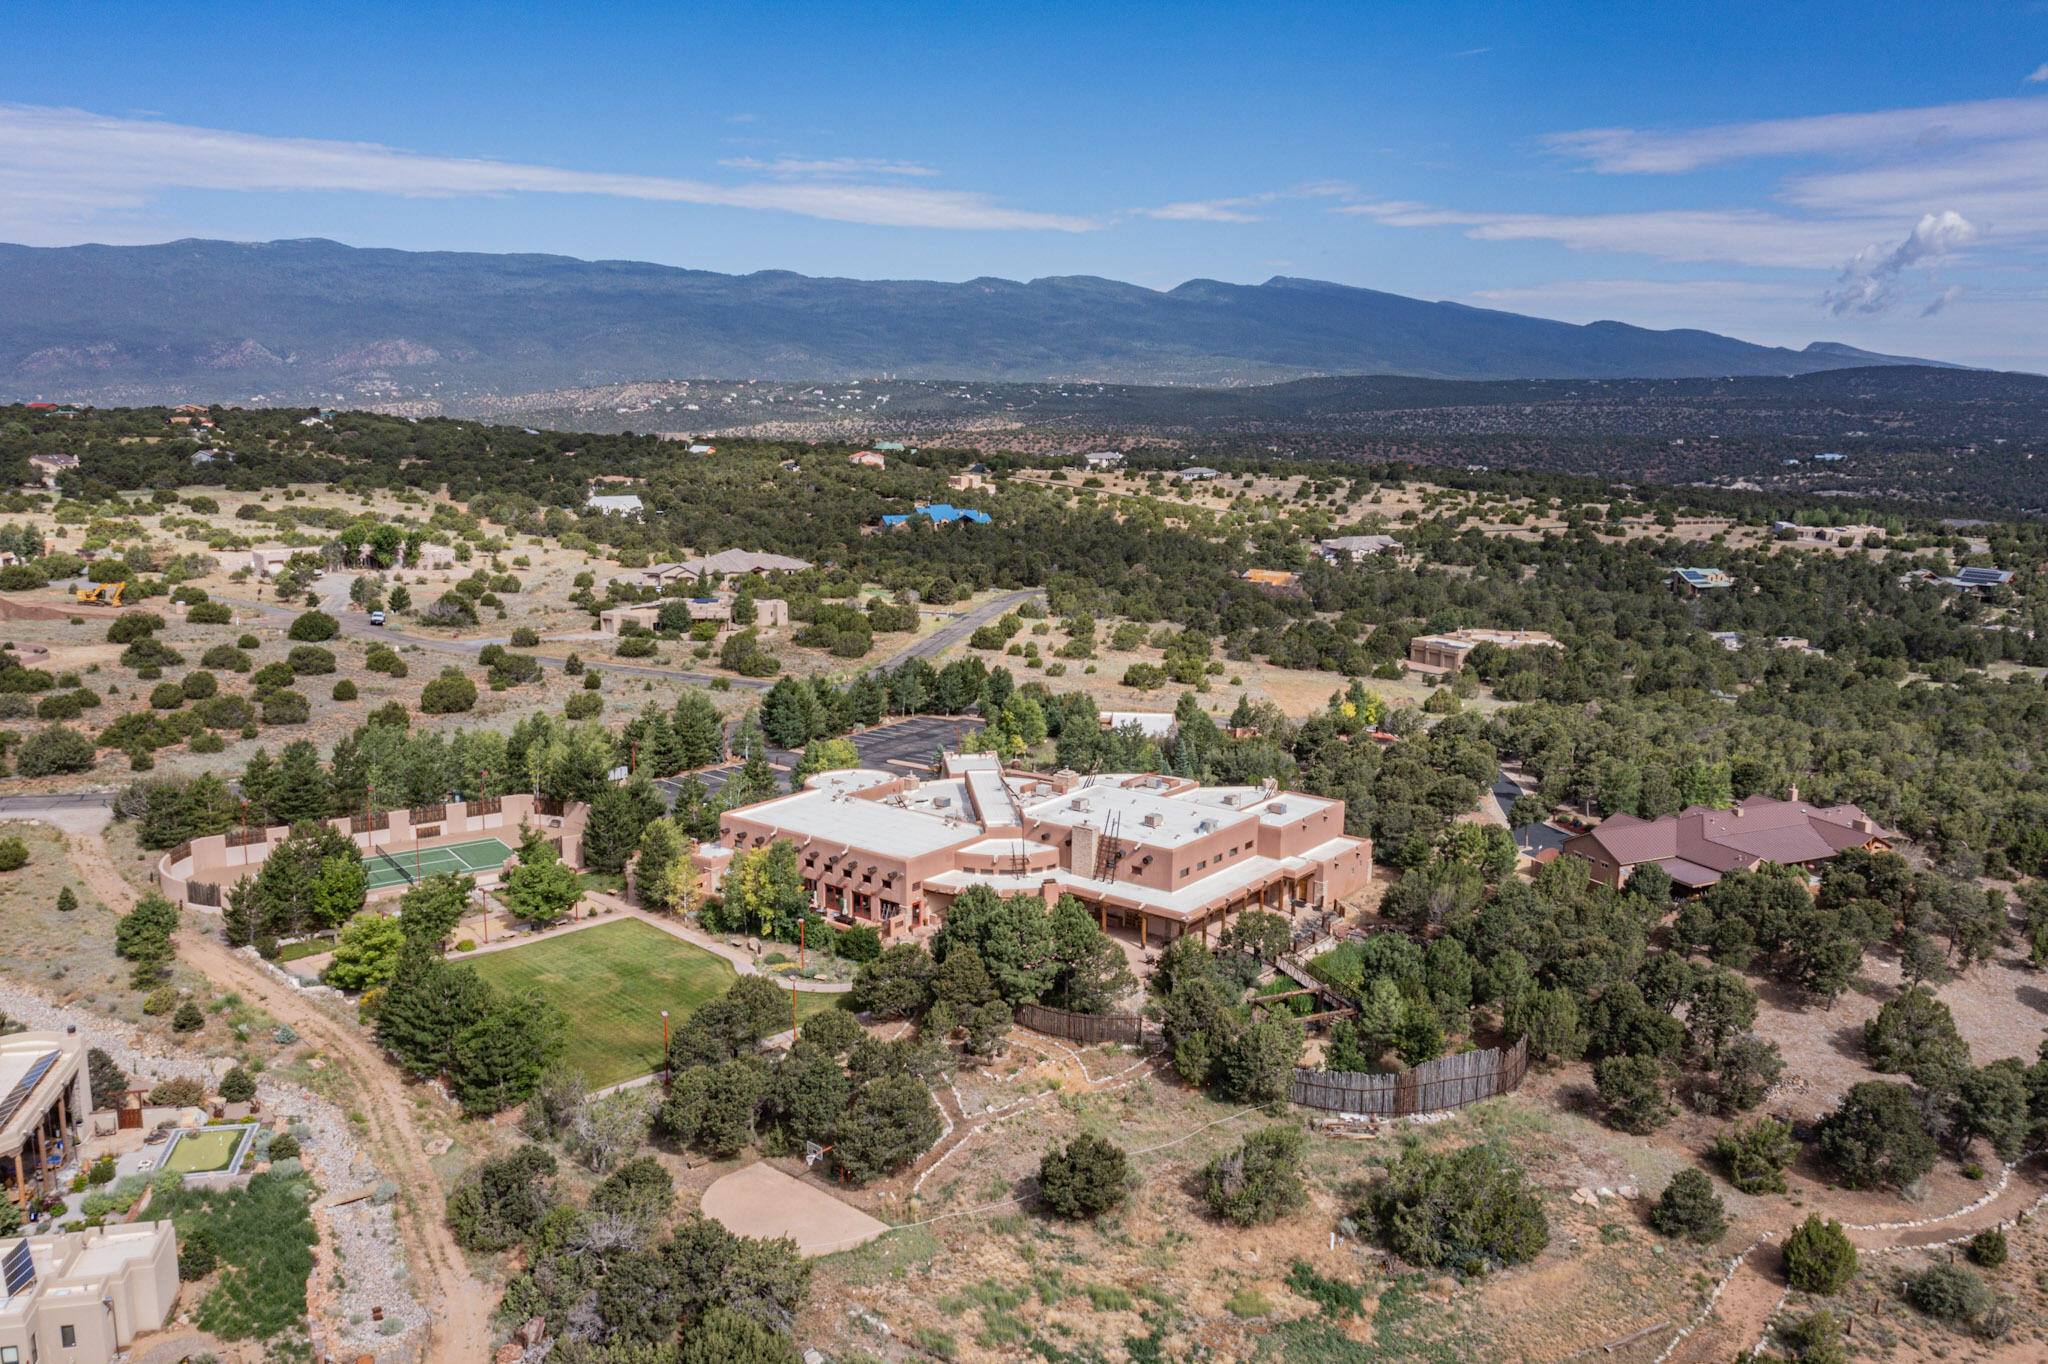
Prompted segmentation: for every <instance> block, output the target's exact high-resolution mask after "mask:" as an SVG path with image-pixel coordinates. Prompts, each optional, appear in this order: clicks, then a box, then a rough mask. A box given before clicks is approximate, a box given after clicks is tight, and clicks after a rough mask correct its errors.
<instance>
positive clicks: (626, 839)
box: [583, 717, 668, 872]
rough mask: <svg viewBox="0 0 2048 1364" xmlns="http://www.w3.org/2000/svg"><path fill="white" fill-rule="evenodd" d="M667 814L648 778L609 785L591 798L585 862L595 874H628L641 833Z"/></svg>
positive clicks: (638, 777) (637, 778)
mask: <svg viewBox="0 0 2048 1364" xmlns="http://www.w3.org/2000/svg"><path fill="white" fill-rule="evenodd" d="M657 718H659V717H657ZM667 813H668V810H667V807H666V806H665V805H663V804H662V799H661V793H660V792H659V791H657V790H655V788H654V783H652V782H650V781H648V780H647V779H646V778H645V777H640V776H636V777H634V778H632V779H631V780H629V781H627V782H626V783H625V784H624V785H621V786H606V787H605V788H604V789H602V790H600V791H599V792H598V793H597V794H596V795H594V796H592V797H591V798H590V820H589V823H588V824H586V825H585V826H584V830H583V860H584V862H585V863H586V864H587V865H588V866H589V867H590V869H591V870H592V871H602V872H618V871H624V870H625V868H626V861H627V859H628V858H630V857H631V856H632V855H633V850H634V849H635V848H637V847H639V846H640V834H641V831H642V830H643V829H645V828H646V827H647V826H648V825H649V824H651V823H652V822H654V821H655V820H657V819H660V818H662V817H663V816H664V815H665V814H667Z"/></svg>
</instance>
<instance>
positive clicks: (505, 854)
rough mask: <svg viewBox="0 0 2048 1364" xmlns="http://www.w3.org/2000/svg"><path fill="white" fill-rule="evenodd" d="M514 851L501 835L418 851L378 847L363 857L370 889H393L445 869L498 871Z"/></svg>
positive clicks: (461, 872) (464, 871) (465, 873)
mask: <svg viewBox="0 0 2048 1364" xmlns="http://www.w3.org/2000/svg"><path fill="white" fill-rule="evenodd" d="M513 851H514V850H513V849H512V848H511V847H509V846H507V845H506V843H505V841H504V840H503V839H499V838H473V839H471V840H470V841H469V842H467V843H449V844H447V845H445V846H443V847H439V848H421V849H419V850H418V851H416V852H415V851H411V850H408V851H405V852H386V851H385V850H384V849H382V848H378V849H377V850H376V851H374V852H372V853H369V854H368V855H366V856H365V857H364V858H363V872H364V879H365V881H366V882H367V884H368V888H369V889H370V890H389V889H391V888H392V887H393V886H409V885H411V884H412V883H413V882H414V881H416V880H418V879H420V878H421V877H424V876H439V875H440V874H441V873H442V872H449V871H452V872H456V873H459V874H463V875H469V874H473V873H475V872H480V871H496V870H497V869H498V868H500V867H502V866H504V865H505V863H506V862H507V861H508V860H510V858H511V857H512V854H513Z"/></svg>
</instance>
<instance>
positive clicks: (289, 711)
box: [263, 690, 313, 725]
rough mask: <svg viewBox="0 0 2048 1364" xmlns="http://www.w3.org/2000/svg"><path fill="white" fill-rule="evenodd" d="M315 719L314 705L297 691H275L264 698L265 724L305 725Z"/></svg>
mask: <svg viewBox="0 0 2048 1364" xmlns="http://www.w3.org/2000/svg"><path fill="white" fill-rule="evenodd" d="M312 718H313V703H312V702H311V701H308V700H307V699H306V697H305V695H304V694H303V693H301V692H295V691H290V690H286V691H274V692H271V693H270V694H269V695H268V696H266V697H264V698H263V723H264V724H266V725H303V724H305V723H306V721H308V720H310V719H312Z"/></svg>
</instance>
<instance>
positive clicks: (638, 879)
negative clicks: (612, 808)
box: [633, 819, 689, 914]
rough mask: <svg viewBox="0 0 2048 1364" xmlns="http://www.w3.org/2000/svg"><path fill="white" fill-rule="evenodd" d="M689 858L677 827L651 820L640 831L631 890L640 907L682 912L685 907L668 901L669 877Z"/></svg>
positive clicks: (669, 890)
mask: <svg viewBox="0 0 2048 1364" xmlns="http://www.w3.org/2000/svg"><path fill="white" fill-rule="evenodd" d="M688 861H689V858H688V856H687V854H686V851H685V849H684V847H683V840H682V838H681V836H679V835H678V834H677V833H676V826H675V825H674V824H673V823H671V822H670V821H668V820H666V819H656V820H651V821H649V823H648V824H647V826H646V827H645V828H643V829H642V830H641V831H640V860H639V861H638V862H637V863H635V864H634V867H633V889H634V891H635V893H636V894H637V895H638V896H639V899H640V904H641V907H642V908H645V909H654V910H668V911H670V912H672V913H677V914H680V913H683V912H685V911H686V910H687V908H688V906H685V905H679V904H677V903H675V902H674V901H673V900H672V899H670V898H669V897H670V894H671V877H672V873H673V870H674V868H675V867H676V866H677V865H678V864H686V863H687V862H688Z"/></svg>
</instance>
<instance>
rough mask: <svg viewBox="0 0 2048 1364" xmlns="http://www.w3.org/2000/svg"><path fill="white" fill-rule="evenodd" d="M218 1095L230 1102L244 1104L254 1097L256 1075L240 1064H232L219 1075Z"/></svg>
mask: <svg viewBox="0 0 2048 1364" xmlns="http://www.w3.org/2000/svg"><path fill="white" fill-rule="evenodd" d="M220 1096H221V1098H223V1099H225V1100H226V1101H227V1102H229V1103H231V1104H245V1103H247V1102H249V1100H251V1099H253V1098H255V1097H256V1077H255V1076H253V1075H251V1074H250V1073H249V1072H248V1071H246V1070H243V1069H242V1068H241V1067H240V1066H232V1067H230V1068H229V1069H228V1073H227V1074H225V1075H223V1076H221V1077H220Z"/></svg>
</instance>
